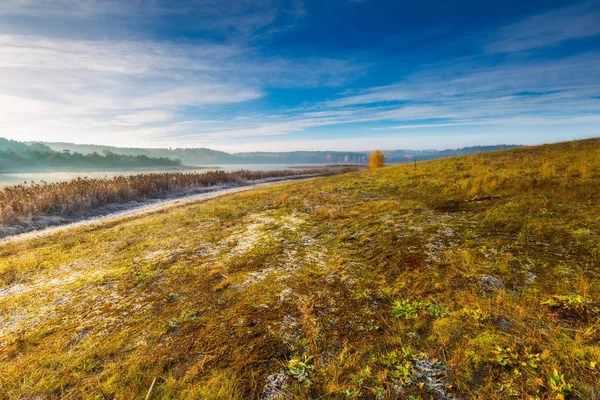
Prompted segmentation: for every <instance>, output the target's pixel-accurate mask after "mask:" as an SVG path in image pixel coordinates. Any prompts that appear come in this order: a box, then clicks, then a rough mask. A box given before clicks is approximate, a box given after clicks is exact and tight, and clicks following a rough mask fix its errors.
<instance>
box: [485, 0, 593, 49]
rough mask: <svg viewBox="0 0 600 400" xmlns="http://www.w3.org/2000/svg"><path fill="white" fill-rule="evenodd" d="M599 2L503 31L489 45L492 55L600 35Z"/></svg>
mask: <svg viewBox="0 0 600 400" xmlns="http://www.w3.org/2000/svg"><path fill="white" fill-rule="evenodd" d="M598 21H600V1H598V0H591V1H587V2H585V3H581V4H575V5H571V6H569V7H565V8H559V9H556V10H552V11H549V12H545V13H542V14H539V15H535V16H533V17H528V18H525V19H523V20H522V21H519V22H516V23H514V24H512V25H509V26H506V27H504V28H502V29H501V30H500V31H499V32H498V34H497V36H496V37H495V38H493V39H492V40H491V41H490V42H489V43H488V44H487V45H486V49H487V50H488V51H491V52H499V53H505V52H514V51H521V50H528V49H540V48H544V47H547V46H552V45H556V44H559V43H562V42H564V41H568V40H576V39H584V38H588V37H593V36H597V35H600V23H599V22H598Z"/></svg>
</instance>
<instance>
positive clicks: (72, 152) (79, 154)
mask: <svg viewBox="0 0 600 400" xmlns="http://www.w3.org/2000/svg"><path fill="white" fill-rule="evenodd" d="M514 147H518V146H514V145H497V146H476V147H464V148H460V149H454V150H388V151H384V153H385V155H386V160H385V162H386V163H388V164H393V163H405V162H412V161H414V160H417V161H423V160H431V159H435V158H444V157H452V156H457V155H468V154H473V153H480V152H488V151H494V150H501V149H510V148H514ZM369 154H370V152H368V151H365V152H341V151H292V152H250V153H235V154H230V153H225V152H223V151H217V150H211V149H206V148H189V149H151V148H122V147H111V146H97V145H80V144H73V143H37V142H18V141H14V140H8V139H4V138H0V171H4V172H9V171H22V170H50V171H67V170H94V169H96V170H108V169H133V168H161V167H162V168H166V167H179V166H182V165H189V166H194V165H198V166H201V165H215V166H218V165H232V164H283V165H291V164H365V163H367V162H368V159H369Z"/></svg>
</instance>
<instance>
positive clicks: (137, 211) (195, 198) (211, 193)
mask: <svg viewBox="0 0 600 400" xmlns="http://www.w3.org/2000/svg"><path fill="white" fill-rule="evenodd" d="M316 177H317V176H312V175H311V176H299V177H289V178H283V179H279V178H276V179H269V180H263V181H261V182H259V183H254V184H249V185H245V186H235V187H222V186H220V187H215V188H214V189H213V190H210V189H209V190H208V191H207V192H204V193H197V194H193V195H188V196H182V197H177V198H170V199H164V200H150V201H148V203H147V204H143V205H141V206H140V205H138V206H135V207H132V208H129V209H125V210H121V211H117V212H111V213H107V214H103V215H98V216H91V217H89V218H82V219H81V220H78V221H74V222H70V223H66V224H61V225H57V226H50V227H48V228H44V229H40V230H34V231H31V232H25V233H20V234H16V235H12V236H5V237H3V238H0V244H4V243H10V242H16V241H22V240H27V239H31V238H36V237H42V236H46V235H50V234H52V233H55V232H59V231H63V230H67V229H71V228H76V227H80V226H84V225H92V224H100V223H103V222H106V221H112V220H115V219H118V218H124V217H136V216H140V215H145V214H150V213H153V212H157V211H163V210H165V209H168V208H173V207H182V206H186V205H189V204H192V203H198V202H203V201H208V200H212V199H215V198H218V197H221V196H227V195H230V194H234V193H240V192H245V191H248V190H254V189H260V188H263V187H267V186H272V185H275V184H279V183H285V182H291V181H296V180H307V179H314V178H316Z"/></svg>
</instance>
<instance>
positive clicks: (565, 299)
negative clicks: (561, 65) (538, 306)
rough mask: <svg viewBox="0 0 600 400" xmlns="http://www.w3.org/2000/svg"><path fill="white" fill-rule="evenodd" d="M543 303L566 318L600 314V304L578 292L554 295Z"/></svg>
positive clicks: (582, 317)
mask: <svg viewBox="0 0 600 400" xmlns="http://www.w3.org/2000/svg"><path fill="white" fill-rule="evenodd" d="M542 304H543V305H546V306H548V307H550V308H551V309H553V310H555V311H557V312H558V313H559V314H561V315H562V316H563V317H565V318H580V319H584V320H585V319H588V318H593V317H597V316H600V306H598V305H597V304H596V303H594V302H593V301H592V300H590V299H588V298H586V297H583V296H580V295H578V294H568V295H563V296H552V297H550V298H549V299H548V300H545V301H542Z"/></svg>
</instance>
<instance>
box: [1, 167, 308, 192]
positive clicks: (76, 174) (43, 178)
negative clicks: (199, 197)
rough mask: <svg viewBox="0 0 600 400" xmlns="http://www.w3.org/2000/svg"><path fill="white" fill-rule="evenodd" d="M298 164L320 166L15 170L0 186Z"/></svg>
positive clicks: (264, 169) (262, 168)
mask: <svg viewBox="0 0 600 400" xmlns="http://www.w3.org/2000/svg"><path fill="white" fill-rule="evenodd" d="M297 166H312V167H319V165H310V164H298V165H290V164H267V165H265V164H237V165H221V166H218V167H209V168H201V169H194V168H189V167H186V168H181V169H178V168H171V169H148V170H144V169H135V170H118V171H115V170H111V171H69V172H15V173H10V174H0V187H4V186H10V185H19V184H23V183H28V184H30V183H32V182H34V183H41V182H46V183H53V182H64V181H70V180H72V179H76V178H83V177H87V178H95V179H97V178H114V177H116V176H130V175H137V174H144V173H163V172H200V173H201V172H206V171H215V170H216V169H220V170H223V171H226V172H229V171H239V170H241V169H245V170H251V171H276V170H282V169H290V168H292V167H297Z"/></svg>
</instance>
